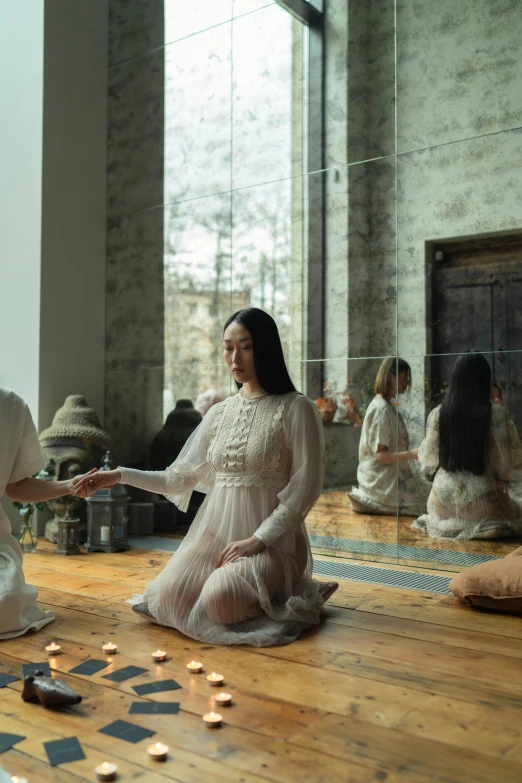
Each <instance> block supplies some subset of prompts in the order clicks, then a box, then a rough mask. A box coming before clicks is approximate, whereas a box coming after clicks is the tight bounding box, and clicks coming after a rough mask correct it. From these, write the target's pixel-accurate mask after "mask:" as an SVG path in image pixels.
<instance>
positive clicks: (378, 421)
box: [363, 405, 397, 454]
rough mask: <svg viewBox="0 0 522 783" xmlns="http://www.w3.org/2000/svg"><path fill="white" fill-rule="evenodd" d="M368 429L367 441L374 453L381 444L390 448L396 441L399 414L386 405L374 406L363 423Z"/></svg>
mask: <svg viewBox="0 0 522 783" xmlns="http://www.w3.org/2000/svg"><path fill="white" fill-rule="evenodd" d="M363 427H365V430H366V443H367V445H368V448H369V450H370V451H371V453H372V454H377V452H378V450H379V444H380V445H382V446H386V447H387V448H388V449H389V448H390V447H391V446H392V444H393V443H394V440H395V438H394V437H393V434H394V430H396V429H397V414H396V413H395V412H394V411H393V409H392V408H391V407H390V406H389V405H386V407H384V406H382V407H381V406H379V407H377V408H373V409H372V410H371V411H370V412H369V415H368V417H367V419H366V420H365V421H364V423H363Z"/></svg>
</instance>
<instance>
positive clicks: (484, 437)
mask: <svg viewBox="0 0 522 783" xmlns="http://www.w3.org/2000/svg"><path fill="white" fill-rule="evenodd" d="M490 398H491V369H490V366H489V364H488V362H487V360H486V359H485V357H484V356H482V354H479V353H468V354H463V355H462V356H459V358H458V359H457V361H456V362H455V367H454V368H453V374H452V377H451V384H450V387H449V389H448V391H447V393H446V396H445V398H444V402H443V403H442V405H440V406H439V407H437V408H435V409H434V410H433V411H432V412H431V413H430V415H429V417H428V424H427V431H426V437H425V439H424V441H423V442H422V444H421V446H420V447H419V460H420V462H421V464H422V466H423V468H424V470H425V471H426V472H427V473H429V474H434V473H435V474H436V475H435V478H434V482H433V489H432V491H431V494H430V497H429V499H428V513H427V514H425V515H424V516H421V517H420V518H419V519H418V520H417V521H416V522H415V523H414V524H413V527H417V528H421V529H424V530H426V531H427V532H428V534H429V535H430V536H432V537H433V538H459V539H470V538H499V537H503V536H509V535H512V534H514V533H517V532H519V531H522V506H521V505H520V504H519V503H517V502H516V501H515V500H513V498H511V497H510V496H509V494H508V491H507V484H508V482H509V481H510V478H511V473H512V471H513V470H514V469H521V468H522V444H521V443H520V439H519V437H518V434H517V431H516V428H515V427H514V425H513V424H512V422H511V421H510V420H509V416H508V414H507V411H506V409H505V408H504V407H502V406H501V405H492V404H491V399H490Z"/></svg>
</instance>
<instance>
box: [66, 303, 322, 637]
mask: <svg viewBox="0 0 522 783" xmlns="http://www.w3.org/2000/svg"><path fill="white" fill-rule="evenodd" d="M223 350H224V357H225V361H226V363H227V365H228V367H229V369H230V372H231V373H232V376H233V377H234V380H235V381H236V383H237V386H238V388H239V392H238V394H236V395H234V396H232V397H229V398H228V399H226V400H224V401H223V402H220V403H218V404H217V405H214V406H213V407H212V408H210V410H209V411H208V413H207V415H206V416H205V417H204V419H203V421H202V422H201V424H200V425H199V427H198V428H197V430H196V431H195V432H194V433H193V435H192V436H191V437H190V438H189V440H188V441H187V443H186V445H185V447H184V448H183V450H182V451H181V453H180V455H179V457H178V458H177V460H176V461H175V462H174V463H173V464H172V465H171V466H170V468H168V469H167V470H166V471H161V472H154V473H151V472H142V471H137V470H130V469H128V468H118V469H117V470H115V471H110V472H107V473H99V474H96V475H95V476H93V477H89V478H86V479H85V480H84V483H83V490H81V491H83V492H86V493H87V494H91V493H92V492H93V491H94V490H96V489H97V488H99V487H100V486H109V485H110V484H114V483H115V482H118V481H121V482H123V483H126V484H131V485H132V486H135V487H140V488H141V489H146V490H149V491H151V492H157V493H160V494H163V495H166V496H167V497H169V499H170V500H171V501H172V502H173V503H175V504H176V506H177V507H178V508H179V509H180V510H181V511H185V510H186V508H187V505H188V502H189V499H190V496H191V494H192V492H193V490H194V489H196V487H197V488H198V490H200V491H204V492H206V493H208V494H207V498H206V499H205V502H204V503H203V505H202V506H201V508H200V510H199V512H198V515H197V516H196V519H195V520H194V522H193V523H192V525H191V527H190V530H189V532H188V534H187V536H186V537H185V539H184V541H183V543H182V544H181V546H180V547H179V549H178V551H177V552H176V553H175V554H174V555H173V557H172V559H171V560H170V562H169V563H168V565H167V566H166V567H165V569H164V570H163V571H162V572H161V574H160V575H159V576H158V577H157V578H156V579H154V580H153V581H152V582H150V583H149V584H148V585H147V587H146V589H145V594H144V596H143V603H141V604H138V605H137V606H135V607H134V608H135V610H137V611H141V612H143V613H145V614H148V615H149V616H151V617H152V618H153V619H154V620H156V622H158V623H160V624H161V625H166V626H170V627H173V628H177V629H178V630H179V631H182V632H183V633H185V634H186V635H187V636H190V637H192V638H194V639H198V640H199V641H202V642H210V643H216V644H252V645H255V646H258V647H261V646H267V645H272V644H286V643H288V642H291V641H293V640H294V639H295V638H296V637H297V636H298V635H299V634H300V632H301V631H302V630H303V629H304V628H306V627H308V626H311V625H314V624H316V623H318V622H319V615H320V612H321V610H322V608H323V603H324V600H326V598H327V597H328V595H329V594H330V595H331V593H332V592H333V590H334V589H335V587H336V585H335V583H333V584H332V583H330V584H329V585H326V586H325V585H319V584H318V583H317V582H315V581H314V580H312V578H311V572H312V558H311V554H310V546H309V542H308V536H307V533H306V529H305V525H304V519H305V517H306V515H307V513H308V512H309V510H310V509H311V508H312V506H313V505H314V503H315V502H316V500H317V498H318V496H319V493H320V491H321V487H322V481H323V457H324V442H323V428H322V423H321V420H320V419H319V416H318V413H317V411H316V409H315V406H314V405H313V404H312V403H311V402H310V400H308V399H307V398H306V397H303V396H302V395H301V394H298V393H297V392H296V391H295V388H294V386H293V384H292V381H291V380H290V377H289V375H288V371H287V368H286V365H285V362H284V358H283V351H282V348H281V342H280V339H279V333H278V331H277V326H276V324H275V322H274V321H273V319H272V318H271V317H270V316H269V315H267V314H266V313H264V312H263V311H262V310H258V309H256V308H251V309H247V310H241V311H239V312H238V313H235V314H234V315H233V316H232V317H231V318H230V319H229V320H228V322H227V324H226V326H225V330H224V334H223ZM321 591H322V593H321Z"/></svg>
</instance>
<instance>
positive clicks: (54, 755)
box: [44, 737, 85, 767]
mask: <svg viewBox="0 0 522 783" xmlns="http://www.w3.org/2000/svg"><path fill="white" fill-rule="evenodd" d="M44 748H45V752H46V753H47V758H48V759H49V764H50V765H51V767H56V765H57V764H66V763H67V762H69V761H81V760H82V759H84V758H85V753H84V752H83V750H82V746H81V745H80V743H79V742H78V739H77V737H66V738H65V739H61V740H53V741H52V742H44Z"/></svg>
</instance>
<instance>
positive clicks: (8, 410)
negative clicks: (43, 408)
mask: <svg viewBox="0 0 522 783" xmlns="http://www.w3.org/2000/svg"><path fill="white" fill-rule="evenodd" d="M0 432H1V433H2V440H1V442H0V497H1V496H3V495H4V494H5V495H7V497H9V498H11V500H18V501H21V502H24V503H36V502H38V501H46V500H51V499H52V498H57V497H60V496H61V495H69V494H72V493H73V492H74V490H75V481H77V480H72V481H53V482H48V481H41V480H40V479H36V478H31V476H32V475H33V474H34V473H37V472H38V471H40V470H42V469H43V468H45V466H46V465H47V462H48V460H47V458H46V456H45V454H44V452H43V451H42V448H41V446H40V442H39V440H38V435H37V433H36V429H35V426H34V424H33V420H32V418H31V414H30V412H29V408H28V407H27V405H26V404H25V402H24V401H23V400H22V399H21V398H20V397H19V396H18V395H17V394H15V393H14V392H12V391H10V390H9V389H5V388H3V387H2V386H0ZM36 596H37V590H36V588H35V587H31V586H30V585H28V584H26V582H25V579H24V574H23V571H22V551H21V549H20V547H19V545H18V542H17V541H16V539H15V538H14V537H13V536H12V534H11V525H10V523H9V519H8V518H7V515H6V514H5V513H4V511H3V509H2V508H1V506H0V639H10V638H12V637H14V636H21V635H22V634H23V633H25V632H26V631H29V630H33V631H38V630H39V629H40V628H43V626H44V625H47V624H48V623H50V622H51V621H52V620H54V615H53V613H52V612H51V611H49V610H43V609H40V607H39V606H38V604H37V603H36Z"/></svg>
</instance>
